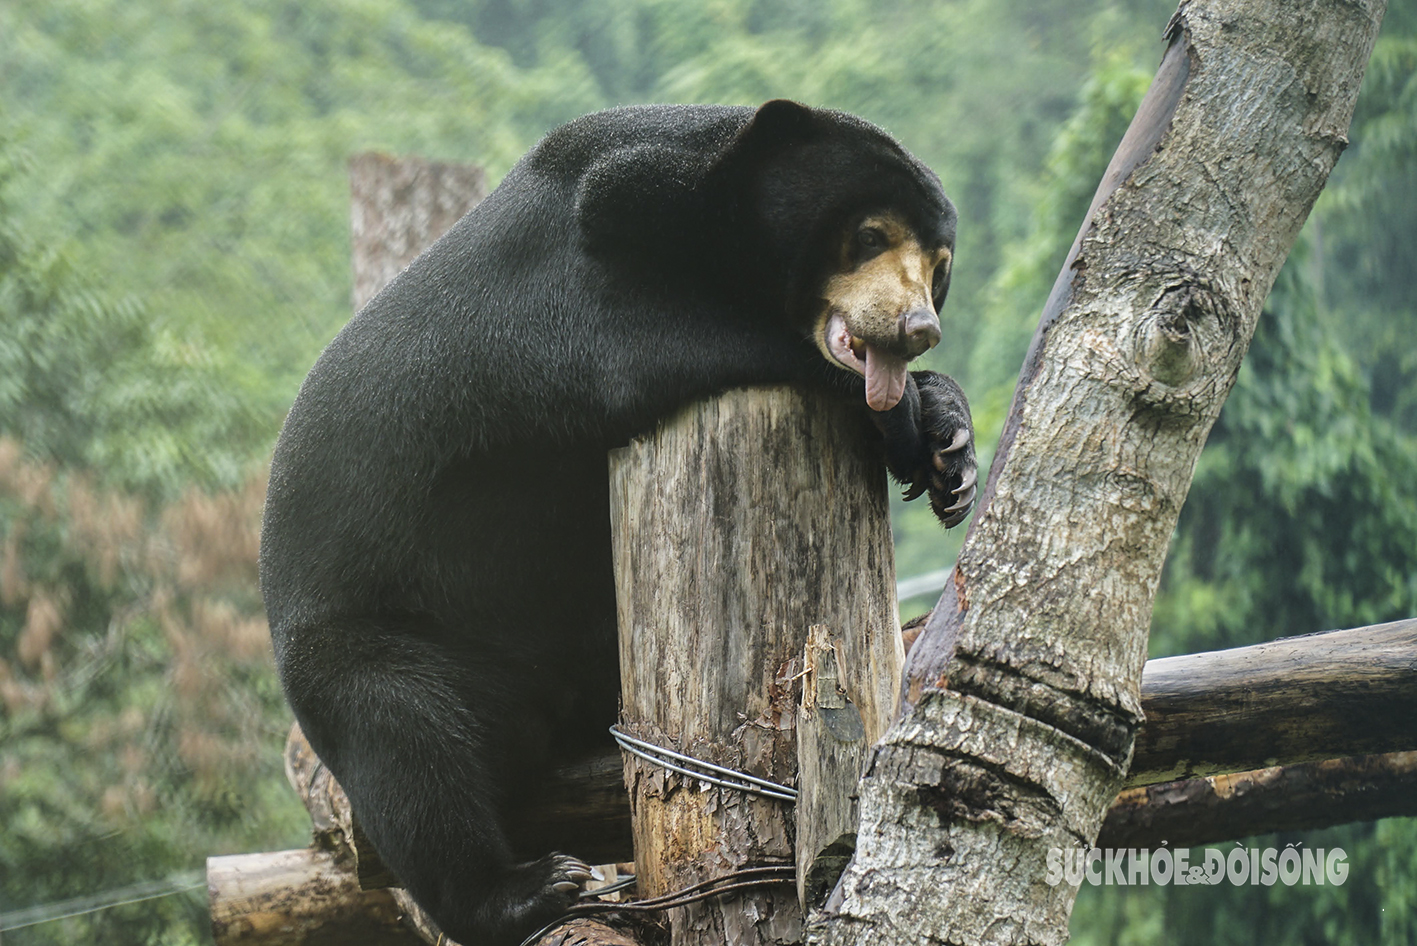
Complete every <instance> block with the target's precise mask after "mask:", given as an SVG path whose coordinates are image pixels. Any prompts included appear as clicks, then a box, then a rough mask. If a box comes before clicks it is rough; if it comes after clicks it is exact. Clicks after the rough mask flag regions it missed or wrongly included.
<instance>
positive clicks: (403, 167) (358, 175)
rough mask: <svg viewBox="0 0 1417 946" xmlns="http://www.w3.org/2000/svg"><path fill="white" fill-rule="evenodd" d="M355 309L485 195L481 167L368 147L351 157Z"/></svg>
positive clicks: (351, 234) (485, 190) (370, 297)
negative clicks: (366, 150) (399, 154)
mask: <svg viewBox="0 0 1417 946" xmlns="http://www.w3.org/2000/svg"><path fill="white" fill-rule="evenodd" d="M349 189H350V220H349V224H350V226H349V229H350V237H351V240H350V244H351V245H350V250H351V255H352V256H353V262H354V310H355V311H356V312H358V311H359V310H360V309H362V308H364V303H366V302H368V301H369V300H370V299H372V298H374V294H375V293H377V292H378V291H379V290H380V289H382V288H384V285H385V284H386V283H387V282H388V281H389V280H390V279H393V278H394V277H395V276H397V275H398V274H399V273H400V272H401V271H402V270H403V268H404V267H406V266H407V265H408V264H409V263H411V262H413V258H414V257H415V256H417V255H418V254H419V253H421V252H423V250H424V249H425V248H426V247H427V246H428V244H430V243H432V242H433V241H434V240H436V239H438V237H440V236H442V235H443V234H444V233H446V232H447V230H448V228H449V227H451V226H452V225H453V224H455V223H457V222H458V220H459V219H460V218H461V217H462V215H463V214H465V213H467V212H468V211H469V210H471V209H472V208H473V207H475V206H477V204H478V203H479V202H480V201H481V200H482V198H484V197H486V196H487V174H486V173H485V172H484V171H483V170H482V168H480V167H475V166H472V165H463V164H444V163H442V162H439V161H424V160H423V159H422V158H415V157H411V156H410V157H401V158H395V157H393V156H391V155H387V154H377V153H375V152H366V153H364V154H358V155H355V156H354V158H352V159H351V160H350V162H349Z"/></svg>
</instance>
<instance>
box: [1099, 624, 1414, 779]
mask: <svg viewBox="0 0 1417 946" xmlns="http://www.w3.org/2000/svg"><path fill="white" fill-rule="evenodd" d="M1414 666H1417V620H1407V621H1396V622H1393V623H1391V624H1381V625H1378V626H1376V627H1360V628H1354V629H1352V630H1347V631H1329V632H1328V633H1325V634H1310V635H1306V636H1304V637H1290V638H1285V639H1283V640H1277V641H1272V642H1270V643H1267V644H1256V645H1255V646H1253V647H1237V648H1234V649H1233V650H1221V651H1215V652H1212V653H1207V654H1191V655H1189V656H1185V657H1166V658H1163V659H1161V660H1150V661H1147V664H1146V669H1145V670H1144V671H1142V678H1141V696H1142V708H1143V709H1144V710H1145V711H1146V724H1145V725H1144V726H1143V727H1142V730H1141V734H1140V736H1138V738H1137V745H1136V752H1135V753H1134V754H1133V756H1132V767H1131V771H1130V772H1129V773H1128V775H1127V783H1128V784H1129V785H1147V784H1151V783H1153V782H1169V781H1172V780H1174V779H1183V778H1193V777H1195V776H1198V775H1215V774H1218V773H1224V772H1239V771H1244V770H1246V769H1256V768H1260V767H1268V766H1275V765H1292V764H1295V763H1299V762H1311V761H1316V760H1320V759H1332V758H1336V757H1338V756H1347V755H1363V754H1368V753H1380V752H1392V751H1395V750H1400V749H1417V726H1415V725H1414V724H1413V720H1414V719H1417V687H1415V686H1413V675H1412V668H1413V667H1414Z"/></svg>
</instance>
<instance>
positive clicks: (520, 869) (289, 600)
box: [261, 102, 973, 946]
mask: <svg viewBox="0 0 1417 946" xmlns="http://www.w3.org/2000/svg"><path fill="white" fill-rule="evenodd" d="M881 209H890V210H894V211H895V212H896V213H898V214H900V215H902V216H903V217H904V218H906V219H907V220H908V221H909V222H910V225H911V226H912V227H913V228H915V230H916V231H917V233H918V234H920V235H921V238H922V239H923V240H926V241H930V242H932V244H933V245H942V244H943V245H952V243H953V238H954V222H955V214H954V209H953V207H952V206H951V205H950V203H949V201H948V200H947V199H946V198H945V195H944V193H943V192H942V191H941V189H940V185H939V182H938V180H937V179H936V178H935V176H934V175H933V174H931V173H930V172H929V171H928V170H927V169H926V168H924V166H922V165H921V164H919V163H918V162H917V161H916V160H915V159H914V158H912V157H911V156H910V155H909V154H907V153H906V152H905V151H904V150H903V149H901V148H900V147H899V145H897V144H896V143H895V142H894V141H892V140H891V139H890V138H889V137H887V136H886V135H885V134H884V133H883V132H881V131H879V130H878V129H876V128H875V127H874V126H871V125H868V124H866V123H864V122H862V121H860V120H858V119H854V118H851V117H850V116H846V115H842V114H839V113H834V112H825V111H816V110H808V109H806V108H804V107H802V106H797V105H794V104H792V103H781V102H774V103H769V104H768V105H766V106H764V107H763V108H762V109H761V110H759V111H758V112H757V113H756V116H755V113H754V111H753V110H752V109H747V108H728V107H709V106H701V107H660V106H646V107H635V108H624V109H615V110H612V111H608V112H601V113H598V114H595V115H590V116H587V117H585V118H582V119H579V120H577V121H574V122H571V123H570V124H568V125H566V126H563V127H562V128H559V129H557V130H556V131H553V132H552V133H551V134H550V135H548V136H547V137H546V138H545V139H544V140H543V141H542V142H541V143H540V144H538V145H537V147H536V148H535V149H533V150H532V151H531V152H530V153H529V154H528V155H527V156H526V157H525V158H524V159H523V160H522V161H521V162H520V163H518V164H517V166H516V167H514V168H513V169H512V171H511V172H510V173H509V174H508V175H507V177H506V179H505V180H504V181H503V182H502V184H501V186H500V187H498V188H497V189H496V190H495V191H494V192H493V193H492V194H491V195H490V196H489V197H488V198H487V199H486V200H485V201H483V203H482V204H481V205H480V206H478V207H477V208H476V209H475V210H473V211H472V212H471V213H470V214H468V215H467V216H466V217H464V218H463V219H462V220H461V221H460V222H459V223H458V224H457V225H456V226H454V227H453V229H452V230H451V231H450V232H449V233H448V234H447V235H446V236H444V237H443V238H442V239H441V240H439V241H438V242H437V243H436V244H434V245H433V247H432V248H430V249H429V250H428V251H427V252H426V253H424V254H423V255H422V256H420V257H419V258H418V259H417V260H415V261H414V263H413V264H412V265H411V266H410V267H409V268H408V270H407V271H406V272H404V273H403V274H401V275H400V276H399V277H398V278H396V279H395V280H394V281H393V282H392V283H390V285H389V286H388V287H387V288H386V289H384V291H383V292H381V293H380V294H379V295H378V296H377V297H376V298H375V299H374V300H373V301H372V302H370V303H369V305H368V306H366V307H365V308H364V309H363V310H362V311H361V312H360V313H359V314H358V315H357V316H355V318H354V319H353V320H351V321H350V323H349V324H348V325H347V326H346V327H345V329H344V330H343V331H342V332H340V334H339V335H338V337H336V338H335V340H334V341H333V342H331V343H330V346H329V348H328V349H326V351H325V352H324V354H323V355H322V356H321V357H320V359H319V361H318V362H317V363H316V365H315V367H314V368H313V369H312V370H311V372H310V375H309V377H308V378H307V379H306V381H305V384H304V386H303V387H302V388H301V391H300V395H299V397H298V398H297V399H296V401H295V404H294V406H293V407H292V409H291V411H290V415H289V418H288V419H287V421H286V425H285V429H284V431H283V432H282V434H281V437H280V441H279V443H278V444H277V447H276V451H275V458H274V462H273V464H272V469H271V480H270V491H269V494H268V497H267V501H266V511H265V523H264V530H263V533H262V540H261V584H262V590H263V593H264V596H265V600H266V608H267V613H268V616H269V618H270V625H271V631H272V637H273V640H274V644H275V654H276V661H277V666H278V668H279V671H280V676H281V680H282V682H283V684H284V686H285V689H286V693H287V694H288V696H289V699H290V703H291V705H292V707H293V708H294V710H295V713H296V716H297V718H298V719H299V721H300V723H301V725H302V726H303V727H304V730H305V732H306V734H307V736H308V738H309V740H310V743H311V745H313V746H314V748H315V750H316V752H317V753H318V754H319V755H320V757H321V759H323V760H324V762H325V763H326V764H327V765H328V766H329V767H330V769H331V770H332V771H333V772H334V773H335V775H336V776H337V777H338V778H339V780H340V783H341V784H342V785H343V786H344V788H345V791H346V792H347V793H348V794H349V798H350V800H351V802H352V804H353V807H354V811H355V813H356V814H357V815H358V817H359V819H360V821H361V823H362V825H363V828H364V830H365V832H366V833H367V835H368V836H369V838H370V840H372V841H373V843H374V845H375V846H376V847H377V849H378V850H379V852H380V854H381V855H382V857H383V859H384V860H385V861H386V862H387V864H388V865H389V867H391V868H392V869H393V870H394V871H395V872H396V873H397V874H398V875H399V877H400V878H401V879H402V880H403V881H404V883H405V884H406V885H407V886H408V888H409V890H410V891H411V892H412V893H413V895H414V896H415V897H416V898H417V899H418V901H419V902H420V903H421V904H422V905H423V906H424V907H425V908H426V909H427V910H428V911H429V913H431V914H432V916H433V917H434V918H435V919H436V920H437V921H438V922H439V923H440V924H441V925H442V926H443V928H444V930H445V931H446V932H447V933H448V934H449V935H450V936H452V937H453V938H455V939H458V940H461V941H462V942H464V943H468V944H469V946H472V944H476V946H496V944H508V943H515V942H517V941H518V940H519V939H520V938H521V937H522V936H524V935H526V934H527V933H529V932H530V931H531V930H533V929H534V928H536V927H537V926H538V925H539V924H542V923H544V922H546V921H548V920H549V919H552V918H554V917H555V916H556V915H557V914H559V913H560V912H561V911H562V910H563V909H564V908H565V907H566V906H567V905H568V904H569V903H571V902H572V901H573V899H574V897H575V891H574V889H573V888H574V887H576V886H577V885H579V884H580V883H581V882H583V880H584V866H583V865H581V864H580V863H579V862H578V861H575V860H574V859H571V858H564V857H559V856H554V855H550V854H547V855H546V856H544V857H541V859H539V860H534V861H531V862H528V863H520V864H519V863H517V852H515V851H513V849H512V847H511V845H510V844H509V841H508V839H507V836H506V833H505V831H504V824H505V818H506V816H507V812H508V810H509V806H510V804H511V802H512V800H513V799H514V796H515V795H516V794H517V793H518V792H519V791H521V790H522V788H524V786H526V785H527V784H531V783H532V782H533V780H535V779H537V778H538V777H539V776H540V775H541V774H542V773H543V772H544V769H545V766H546V764H547V761H548V759H552V758H566V757H569V756H572V755H576V754H583V753H584V752H585V751H587V749H590V748H596V747H599V746H601V745H603V744H605V742H606V739H607V737H606V735H605V730H606V727H607V726H609V725H610V724H611V723H613V722H614V721H615V715H616V706H617V698H618V679H619V678H618V672H617V668H616V645H615V601H614V591H613V583H612V575H611V565H610V543H609V526H608V521H609V520H608V499H607V485H606V456H605V454H606V450H607V449H608V448H610V447H613V446H615V445H618V444H623V443H625V442H626V441H627V440H628V439H629V438H630V437H631V436H632V435H635V434H637V433H640V432H643V431H646V430H647V429H649V428H650V427H651V426H652V425H653V423H654V422H655V421H656V420H658V419H659V418H661V417H664V416H665V415H666V414H667V413H669V412H670V411H672V410H673V409H674V408H675V407H677V406H678V405H681V404H683V403H685V402H687V401H689V400H691V399H694V398H700V397H703V396H705V395H710V394H713V393H715V392H718V391H722V390H724V389H726V388H730V387H733V386H737V385H745V384H762V383H774V382H794V383H801V384H809V385H818V386H829V387H833V388H838V389H840V390H842V391H843V392H845V393H847V394H849V395H850V396H852V397H854V398H855V399H856V400H857V401H863V398H862V383H861V379H860V378H859V377H857V376H855V375H852V374H850V373H848V372H846V371H843V370H841V369H840V368H838V367H834V366H832V365H829V364H828V363H827V362H826V360H825V359H824V357H823V356H822V355H821V354H820V352H819V351H818V349H817V348H816V346H815V345H814V344H813V343H812V342H811V340H810V339H809V338H808V337H807V334H808V332H809V330H810V328H811V324H812V318H813V316H814V314H815V311H816V308H817V307H818V305H819V303H818V301H817V296H818V295H819V294H820V290H821V286H822V283H823V280H824V279H825V276H826V275H827V273H828V269H829V267H830V265H832V264H831V260H832V259H833V258H835V257H834V253H835V250H834V249H833V247H835V246H837V245H838V241H840V239H841V235H842V233H843V232H844V231H845V228H847V227H849V226H851V224H852V222H853V221H854V220H859V219H860V218H861V217H862V216H864V215H865V214H866V213H868V212H873V211H878V210H881ZM838 255H839V254H838ZM939 378H940V376H938V375H934V374H931V373H928V372H916V373H914V377H913V379H912V381H911V382H910V385H909V387H908V390H907V396H906V398H905V399H904V400H903V401H902V402H901V405H900V406H898V407H897V408H896V409H894V410H893V411H891V412H888V413H887V414H883V415H880V416H879V417H878V423H879V425H880V426H881V429H882V431H883V433H884V435H885V439H886V445H887V458H888V464H889V466H890V467H891V469H892V472H894V473H895V474H896V475H897V476H898V477H899V478H901V479H902V480H904V481H906V482H908V483H910V484H912V485H913V486H915V487H920V488H924V489H928V490H930V491H931V493H932V499H936V498H939V499H940V500H941V502H942V503H948V502H952V501H953V499H954V498H955V497H953V496H952V494H950V493H949V490H950V489H953V488H954V487H956V486H959V485H960V483H961V477H962V476H963V475H964V471H965V467H966V466H968V467H969V468H970V469H972V464H973V451H972V446H966V447H965V448H963V451H961V450H956V451H954V452H953V453H950V454H949V456H950V458H951V462H953V463H955V466H956V467H957V469H954V470H953V471H947V472H944V473H941V471H940V470H939V469H938V468H935V467H932V466H931V464H932V463H933V462H934V458H935V456H936V455H937V452H938V451H940V450H941V448H942V447H943V446H945V445H948V444H949V443H950V442H951V439H952V438H953V437H954V436H955V434H956V431H957V430H960V429H967V428H968V425H969V414H968V408H967V406H966V405H965V404H964V401H963V396H962V395H959V394H958V388H957V387H954V386H953V382H952V381H949V380H948V379H943V380H939ZM922 392H924V395H923V396H922ZM941 392H943V393H941ZM862 409H863V410H866V409H867V408H866V407H865V404H864V401H863V403H862ZM940 455H941V456H943V455H944V454H940ZM932 470H933V472H932ZM932 477H933V479H932ZM942 477H943V478H942ZM922 484H923V486H922ZM961 492H963V490H962V491H961ZM937 494H938V496H937ZM969 497H971V498H972V490H970V492H969ZM938 508H941V507H940V505H937V509H938ZM959 515H960V517H962V516H963V513H960V514H959ZM944 518H947V519H948V518H950V517H949V516H946V517H944ZM543 853H545V852H537V854H543Z"/></svg>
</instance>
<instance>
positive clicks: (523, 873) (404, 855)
mask: <svg viewBox="0 0 1417 946" xmlns="http://www.w3.org/2000/svg"><path fill="white" fill-rule="evenodd" d="M430 625H431V619H429V620H425V619H419V618H411V619H410V618H405V619H396V620H382V619H381V620H379V621H378V622H377V623H376V622H374V621H368V620H361V621H346V622H342V623H341V624H340V626H337V627H329V626H323V627H319V628H311V627H305V628H301V629H298V630H295V631H294V632H293V633H279V632H278V633H277V635H276V640H277V641H280V642H283V643H282V644H281V646H278V648H277V650H278V659H277V663H278V665H279V667H280V671H281V679H282V682H283V683H284V685H285V688H286V693H287V696H288V697H289V699H290V702H291V705H292V706H293V707H294V709H295V712H296V716H297V718H298V719H299V720H300V724H301V727H302V728H303V729H304V731H305V734H306V737H307V738H308V739H309V740H310V744H311V746H312V747H313V748H314V749H315V751H316V753H317V754H318V755H319V756H320V758H321V760H322V761H324V763H325V764H326V765H327V766H329V768H330V770H331V771H332V772H333V773H334V774H335V777H336V778H337V779H339V782H340V785H341V786H342V787H343V788H344V790H345V793H346V794H347V795H348V796H349V800H350V804H351V807H352V808H353V811H354V814H355V816H356V817H357V818H358V819H359V822H360V826H361V828H362V829H363V831H364V833H365V834H366V835H367V836H368V838H369V840H370V841H371V842H372V843H373V845H374V847H375V849H376V850H377V851H378V852H379V856H380V857H381V858H382V859H383V860H384V862H385V864H386V865H387V866H388V867H389V868H390V869H391V870H392V871H393V872H394V873H395V874H397V875H398V877H399V879H400V880H401V881H402V883H403V885H404V886H405V887H406V888H407V889H408V891H409V892H410V893H411V894H412V895H413V897H414V899H415V900H417V901H418V903H419V904H420V905H421V906H422V907H423V908H424V909H425V910H427V911H428V913H429V914H430V915H431V916H432V917H433V919H434V920H435V921H437V923H438V924H439V925H440V926H441V927H442V928H443V930H444V932H446V933H447V934H448V935H449V936H450V937H452V938H453V939H455V940H458V941H460V942H464V943H469V944H471V943H476V944H478V946H503V944H507V946H516V944H518V943H520V942H521V940H522V938H524V937H525V936H526V935H528V934H529V933H531V932H533V931H535V930H536V929H537V928H539V927H540V926H542V925H544V924H546V923H548V922H550V921H551V920H553V919H555V918H556V917H557V916H559V915H560V914H562V913H563V912H564V911H565V909H566V907H568V906H570V905H571V904H572V903H574V902H575V900H576V898H577V896H578V894H579V893H580V890H581V888H582V886H583V884H584V883H585V881H586V880H588V879H589V877H590V870H589V868H588V867H587V866H586V865H585V864H583V863H582V862H580V861H579V860H577V859H575V858H572V857H567V856H565V855H560V854H547V855H546V856H544V857H541V858H539V859H537V860H534V861H531V862H528V863H521V864H518V863H515V862H514V860H513V857H512V854H511V847H510V845H509V844H508V841H507V838H506V835H505V833H504V831H503V819H502V812H503V807H504V804H503V798H502V796H501V794H500V792H501V790H502V789H501V787H502V786H507V785H509V784H511V785H515V784H517V781H518V779H519V778H522V779H525V778H530V777H535V775H536V772H537V771H538V769H539V768H541V765H540V761H541V760H540V756H541V747H543V746H544V744H545V739H544V735H543V733H544V728H545V724H544V722H543V721H541V720H540V719H538V717H537V716H536V715H535V713H536V707H535V706H534V705H533V704H532V701H531V700H529V699H528V698H527V694H528V692H529V690H530V687H529V683H530V681H519V680H516V679H513V678H512V677H511V675H509V674H507V673H506V672H505V669H504V670H503V672H501V673H499V674H497V675H496V677H495V678H494V677H493V676H492V675H490V674H482V673H478V672H477V668H479V667H481V666H486V667H498V666H501V667H503V668H505V667H506V666H508V665H509V664H508V663H507V662H506V661H505V660H499V659H497V658H496V657H494V656H492V655H490V654H484V655H481V656H480V658H479V659H477V660H475V661H474V660H473V659H471V658H472V657H473V655H472V654H469V653H467V652H466V649H465V648H462V647H450V646H447V645H445V644H444V643H442V640H441V639H442V637H443V635H442V634H441V633H440V632H439V631H438V629H437V628H435V627H432V626H430ZM508 721H515V723H516V725H517V726H518V730H517V731H516V732H508V731H507V730H506V727H507V726H508V725H509V723H508Z"/></svg>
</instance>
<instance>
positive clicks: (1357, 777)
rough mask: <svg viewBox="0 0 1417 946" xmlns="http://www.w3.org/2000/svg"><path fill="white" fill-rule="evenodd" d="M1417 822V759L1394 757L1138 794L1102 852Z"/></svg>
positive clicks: (1111, 818)
mask: <svg viewBox="0 0 1417 946" xmlns="http://www.w3.org/2000/svg"><path fill="white" fill-rule="evenodd" d="M1414 815H1417V752H1392V753H1388V754H1386V755H1367V756H1355V757H1352V758H1346V759H1327V760H1325V761H1323V762H1307V763H1303V764H1301V765H1285V766H1271V767H1270V768H1266V769H1258V770H1256V771H1253V772H1239V773H1237V774H1235V775H1215V776H1211V777H1208V778H1200V779H1191V780H1189V781H1183V782H1163V783H1161V784H1159V785H1148V786H1145V787H1143V788H1130V789H1127V790H1126V791H1124V792H1122V794H1121V795H1119V796H1118V797H1117V801H1116V802H1115V803H1114V804H1113V805H1112V808H1111V810H1110V811H1108V812H1107V820H1106V821H1104V822H1103V823H1102V832H1101V833H1100V834H1099V835H1098V836H1097V846H1098V847H1104V848H1106V847H1111V848H1123V847H1135V848H1141V847H1160V846H1161V845H1162V844H1163V843H1164V844H1168V845H1170V846H1171V847H1173V848H1178V847H1191V846H1194V845H1198V844H1213V843H1215V842H1217V841H1233V840H1235V839H1236V838H1244V837H1250V836H1252V835H1256V834H1268V833H1270V832H1272V831H1300V830H1310V829H1314V828H1329V827H1332V826H1334V825H1338V824H1351V823H1353V822H1355V821H1373V820H1376V819H1378V818H1393V817H1398V816H1405V817H1412V816H1414Z"/></svg>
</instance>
